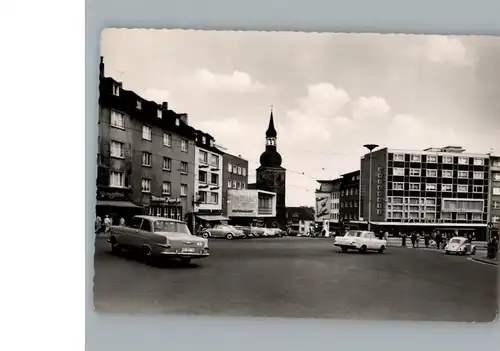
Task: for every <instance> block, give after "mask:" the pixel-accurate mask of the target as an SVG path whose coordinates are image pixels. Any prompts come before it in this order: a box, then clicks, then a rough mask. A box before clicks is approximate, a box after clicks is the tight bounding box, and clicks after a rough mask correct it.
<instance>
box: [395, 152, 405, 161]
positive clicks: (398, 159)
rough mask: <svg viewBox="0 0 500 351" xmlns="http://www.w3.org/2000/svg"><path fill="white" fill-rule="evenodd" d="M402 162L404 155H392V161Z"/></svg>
mask: <svg viewBox="0 0 500 351" xmlns="http://www.w3.org/2000/svg"><path fill="white" fill-rule="evenodd" d="M404 160H405V155H404V154H394V161H404Z"/></svg>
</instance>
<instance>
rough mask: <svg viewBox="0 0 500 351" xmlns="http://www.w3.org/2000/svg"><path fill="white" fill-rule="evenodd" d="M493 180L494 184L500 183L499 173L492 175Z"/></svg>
mask: <svg viewBox="0 0 500 351" xmlns="http://www.w3.org/2000/svg"><path fill="white" fill-rule="evenodd" d="M493 180H494V181H495V182H500V173H493Z"/></svg>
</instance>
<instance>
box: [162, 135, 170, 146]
mask: <svg viewBox="0 0 500 351" xmlns="http://www.w3.org/2000/svg"><path fill="white" fill-rule="evenodd" d="M163 146H167V147H172V135H170V134H168V133H163Z"/></svg>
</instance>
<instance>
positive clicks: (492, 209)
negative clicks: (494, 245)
mask: <svg viewBox="0 0 500 351" xmlns="http://www.w3.org/2000/svg"><path fill="white" fill-rule="evenodd" d="M489 179H490V201H489V204H490V206H489V214H488V223H490V224H489V225H490V228H489V229H490V233H489V234H490V238H491V237H493V236H495V235H496V236H498V235H499V231H500V156H494V155H490V176H489Z"/></svg>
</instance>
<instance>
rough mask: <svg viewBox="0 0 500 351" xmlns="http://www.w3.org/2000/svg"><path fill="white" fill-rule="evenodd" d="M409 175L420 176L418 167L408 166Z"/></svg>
mask: <svg viewBox="0 0 500 351" xmlns="http://www.w3.org/2000/svg"><path fill="white" fill-rule="evenodd" d="M410 176H412V177H420V169H418V168H410Z"/></svg>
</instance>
